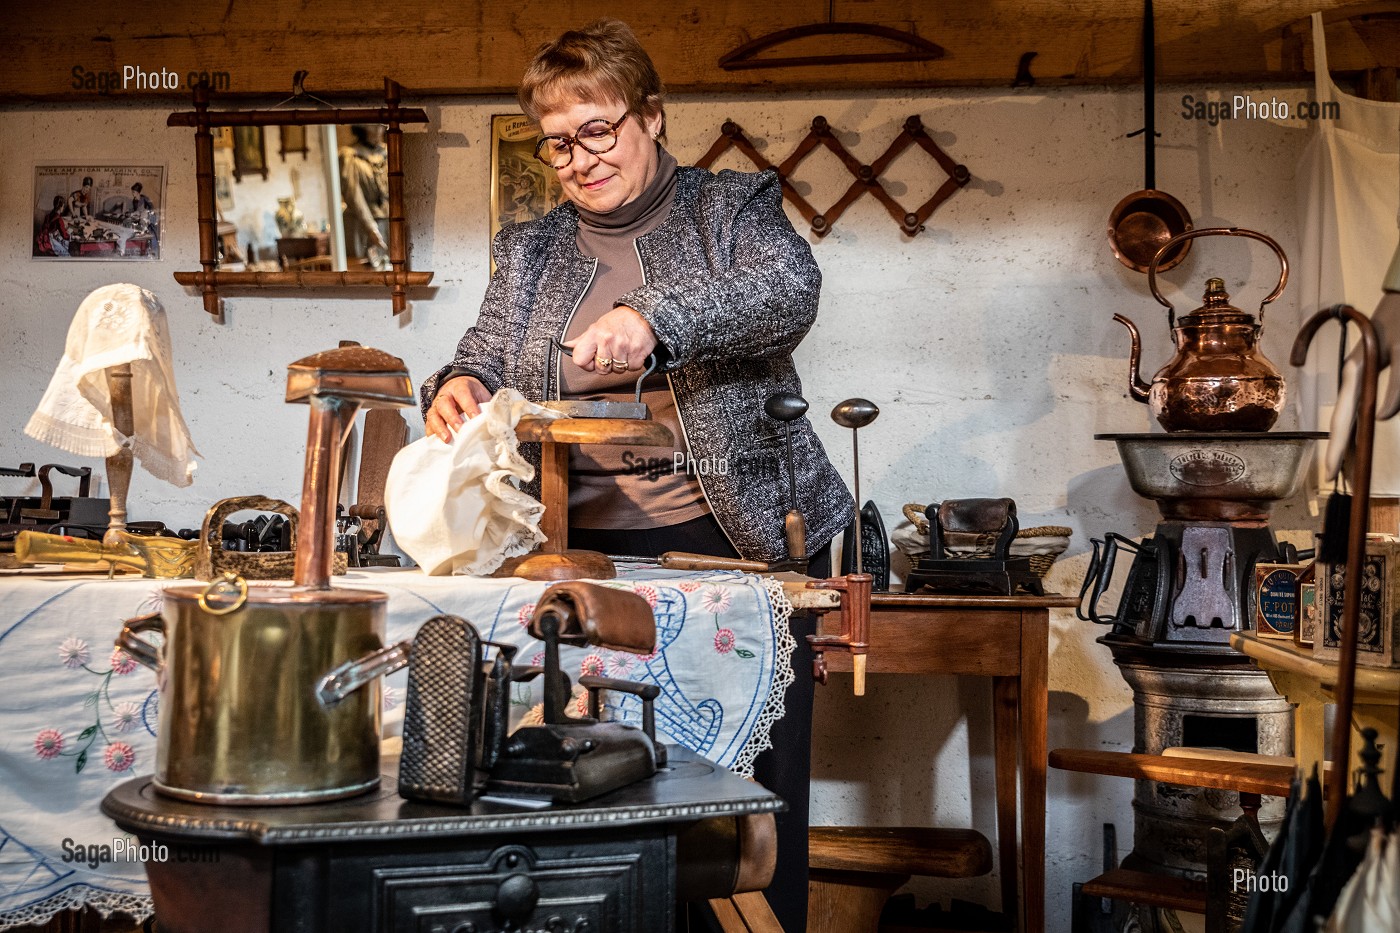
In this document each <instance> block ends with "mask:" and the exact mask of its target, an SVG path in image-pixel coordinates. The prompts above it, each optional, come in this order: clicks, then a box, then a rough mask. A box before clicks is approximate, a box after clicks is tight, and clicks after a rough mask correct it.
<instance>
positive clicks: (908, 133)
mask: <svg viewBox="0 0 1400 933" xmlns="http://www.w3.org/2000/svg"><path fill="white" fill-rule="evenodd" d="M819 145H820V146H825V147H826V148H827V149H830V150H831V151H832V153H834V154H835V156H836V158H838V159H840V160H841V164H843V165H845V166H846V169H847V171H849V172H850V173H851V175H853V176H854V179H855V180H854V181H852V182H851V185H850V187H849V188H847V189H846V193H845V194H843V195H841V198H840V199H839V200H838V201H837V202H836V203H835V204H833V205H832V206H831V207H829V208H828V209H827V210H825V211H818V210H817V209H816V208H815V207H813V206H812V205H811V204H810V203H809V202H808V201H807V199H806V198H804V197H802V195H800V194H798V193H797V189H796V188H794V187H793V186H792V184H791V182H789V181H788V179H789V177H790V176H791V175H792V172H793V170H794V169H796V168H797V166H798V164H799V163H800V162H801V161H802V160H803V159H805V158H806V157H807V155H808V154H809V153H810V152H811V151H812V150H813V149H815V148H816V147H817V146H819ZM911 145H917V146H918V147H919V148H920V149H923V150H924V151H925V152H927V153H928V154H929V155H930V156H932V157H933V160H934V161H935V162H937V163H938V167H939V168H940V169H941V170H942V171H943V172H944V173H945V174H946V175H947V176H948V177H947V179H946V180H945V181H944V182H943V184H942V185H940V186H939V188H938V190H937V191H935V192H934V193H933V196H932V197H931V198H929V199H928V200H927V201H925V202H924V203H923V204H922V205H920V206H919V208H918V209H917V210H914V211H906V210H905V209H904V208H903V207H902V206H900V204H899V202H898V201H896V200H895V199H894V197H893V195H891V194H890V193H889V192H888V191H886V190H885V186H884V185H883V184H881V183H880V175H881V174H883V173H884V171H885V169H887V168H889V166H890V163H892V162H893V161H894V160H895V158H896V157H897V156H898V155H899V154H900V153H901V152H903V151H904V150H905V149H907V148H909V147H910V146H911ZM730 148H735V149H738V150H739V151H740V152H742V153H743V154H744V155H745V156H747V157H748V159H749V161H751V162H752V163H753V164H754V165H756V166H758V168H759V169H760V170H762V169H769V168H771V169H773V170H774V171H776V172H777V173H778V178H779V179H780V180H781V181H782V185H783V197H784V198H786V199H787V200H788V201H789V202H791V203H792V205H793V207H796V208H797V210H798V212H799V213H800V214H801V215H802V217H803V219H804V220H806V221H807V223H808V224H810V225H811V227H812V232H813V233H815V234H816V235H817V236H819V237H824V236H826V235H827V234H828V233H830V232H831V228H832V226H833V225H834V224H835V223H836V221H837V219H838V218H839V217H840V216H841V215H842V214H843V213H845V211H846V208H848V207H850V206H851V204H852V203H854V202H855V201H856V200H857V199H858V198H859V197H860V196H861V195H862V194H869V195H870V196H871V197H873V198H875V200H877V201H879V202H880V203H881V204H883V205H884V206H885V209H886V210H887V211H889V214H890V216H891V217H893V218H894V220H895V223H897V224H899V228H900V229H901V230H903V231H904V232H905V233H906V234H908V235H909V236H917V235H918V234H919V232H920V231H922V230H923V229H924V222H925V221H926V220H928V219H929V217H930V216H931V215H932V214H933V212H934V211H936V210H937V209H938V207H939V205H941V204H942V203H943V202H944V201H946V200H948V198H950V197H952V195H953V192H955V191H957V190H958V189H959V188H961V187H963V186H964V185H966V184H967V183H968V182H969V181H970V180H971V179H972V173H971V172H969V171H968V170H967V166H965V165H962V164H960V163H957V162H954V161H953V160H952V158H951V157H949V155H948V154H947V153H946V152H944V151H943V150H942V149H940V148H939V146H938V144H937V143H936V142H934V141H933V138H932V137H930V136H929V135H928V133H927V132H925V131H924V124H923V121H922V120H920V119H919V117H918V116H917V115H914V116H911V117H910V118H909V119H907V120H905V121H904V129H903V131H902V132H901V133H900V134H899V135H898V136H896V137H895V138H894V141H893V142H891V143H890V145H889V147H888V148H887V149H886V150H885V151H884V154H882V155H881V156H880V157H879V158H878V159H876V160H875V161H874V162H872V163H871V164H870V165H862V164H861V163H860V161H859V160H858V159H856V157H855V156H853V155H851V153H850V150H848V149H847V148H846V147H845V146H844V145H842V143H841V140H839V139H837V138H836V134H835V133H833V132H832V131H831V125H830V124H829V123H827V121H826V117H820V116H819V117H814V118H813V119H812V128H811V130H810V131H808V133H807V135H806V136H805V137H803V139H802V142H800V143H798V144H797V148H796V149H794V150H793V152H792V155H790V156H788V157H787V158H786V159H784V160H783V162H782V164H781V165H773V164H772V163H771V162H769V161H768V160H767V159H765V158H764V157H763V156H762V155H760V154H759V151H758V150H757V149H756V148H754V145H753V143H751V142H750V141H749V139H748V137H747V136H745V135H744V131H743V129H742V128H740V126H739V124H737V123H735V122H734V121H733V120H726V121H724V125H723V126H722V127H720V137H719V138H718V139H716V140H715V142H714V144H713V145H712V146H710V149H709V151H708V152H706V153H705V154H704V155H703V156H701V157H700V159H699V160H698V161H697V162H696V163H695V164H696V165H698V166H700V167H701V168H709V167H710V166H711V165H713V164H714V162H715V160H716V159H718V158H719V157H720V156H721V155H723V154H724V153H725V152H726V151H727V150H729V149H730Z"/></svg>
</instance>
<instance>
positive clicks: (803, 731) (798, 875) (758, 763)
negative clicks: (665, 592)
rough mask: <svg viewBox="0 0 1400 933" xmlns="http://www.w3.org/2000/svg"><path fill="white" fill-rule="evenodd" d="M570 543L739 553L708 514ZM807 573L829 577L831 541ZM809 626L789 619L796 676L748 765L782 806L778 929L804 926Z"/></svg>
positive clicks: (803, 619) (707, 922)
mask: <svg viewBox="0 0 1400 933" xmlns="http://www.w3.org/2000/svg"><path fill="white" fill-rule="evenodd" d="M569 546H570V547H577V548H586V549H588V550H594V551H602V552H604V553H606V554H626V555H631V556H634V557H657V556H659V555H660V554H661V553H662V552H664V551H692V552H694V553H696V554H713V555H716V556H719V557H738V556H739V554H738V553H737V552H736V551H735V550H734V547H733V545H731V544H730V543H729V539H728V538H726V537H725V535H724V532H723V531H722V530H721V529H720V527H719V523H718V522H716V521H715V519H714V517H713V516H710V515H705V516H702V517H700V518H697V519H694V520H692V521H688V522H685V523H683V524H680V525H671V526H669V527H665V528H643V529H638V530H636V531H614V530H600V529H589V528H577V529H575V528H570V529H569ZM807 574H808V576H812V577H826V576H830V574H831V545H830V544H828V545H827V546H826V547H824V548H822V549H821V550H820V551H819V552H817V553H816V554H815V555H813V557H812V559H811V560H810V561H809V562H808V569H807ZM816 625H817V623H816V617H815V616H813V615H811V614H809V613H804V614H801V615H794V616H793V617H792V620H791V626H792V636H793V638H795V639H797V650H796V651H794V652H793V653H792V667H793V672H794V674H795V675H796V679H794V680H793V682H792V686H791V687H789V688H788V691H787V696H786V698H785V700H786V702H785V704H784V706H785V708H786V711H785V712H784V714H783V718H782V719H779V720H778V721H777V722H775V723H774V724H773V731H772V733H771V735H772V741H773V747H772V748H770V749H768V750H767V751H765V752H763V753H762V754H760V755H759V756H758V758H757V759H756V760H755V761H754V769H753V776H754V779H755V780H756V781H758V782H759V783H760V784H762V785H763V786H764V787H766V788H768V789H769V790H771V791H772V792H773V793H775V794H777V795H778V796H779V797H782V798H783V800H785V801H786V802H787V805H788V808H787V810H786V812H783V813H779V814H777V828H778V868H777V871H776V872H775V873H774V875H773V883H772V884H771V885H769V886H768V890H767V891H766V892H765V895H766V897H767V898H768V904H769V906H770V907H772V908H773V914H774V916H776V917H777V918H778V922H779V923H780V924H782V927H783V930H784V931H785V933H805V931H806V929H807V826H808V822H809V798H810V797H811V791H812V702H813V700H814V698H815V686H816V685H815V684H814V683H813V681H812V649H811V647H810V646H809V645H808V644H807V637H806V636H808V635H813V634H816ZM703 914H708V911H703V912H701V911H695V910H692V911H691V914H690V918H689V923H690V927H689V928H690V930H692V931H699V930H712V929H717V926H715V925H714V924H713V918H712V917H705V916H703Z"/></svg>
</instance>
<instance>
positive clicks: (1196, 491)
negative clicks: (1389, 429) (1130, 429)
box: [1094, 431, 1327, 522]
mask: <svg viewBox="0 0 1400 933" xmlns="http://www.w3.org/2000/svg"><path fill="white" fill-rule="evenodd" d="M1326 436H1327V433H1326V432H1325V431H1277V432H1272V433H1258V432H1254V433H1248V432H1234V431H1230V432H1226V431H1215V432H1210V433H1203V432H1194V431H1193V432H1176V433H1173V434H1095V435H1094V439H1095V440H1101V441H1113V442H1114V443H1115V444H1117V445H1118V456H1119V457H1120V458H1122V460H1123V468H1124V469H1125V470H1127V473H1128V482H1129V483H1130V484H1131V485H1132V487H1133V491H1134V492H1136V493H1137V494H1138V495H1140V496H1143V497H1145V498H1148V499H1152V500H1154V501H1156V503H1157V507H1158V508H1159V509H1161V511H1162V517H1163V518H1165V519H1171V520H1177V521H1207V522H1209V521H1215V522H1220V521H1226V522H1232V521H1263V522H1266V521H1268V520H1269V511H1270V509H1271V508H1272V507H1273V503H1275V502H1277V501H1278V500H1279V499H1287V498H1288V497H1289V496H1291V495H1293V494H1294V493H1295V492H1297V491H1298V487H1299V485H1300V484H1301V483H1302V479H1303V471H1304V470H1305V469H1306V465H1307V459H1308V454H1309V453H1310V452H1311V451H1312V446H1313V442H1314V441H1316V440H1318V439H1319V438H1323V437H1326Z"/></svg>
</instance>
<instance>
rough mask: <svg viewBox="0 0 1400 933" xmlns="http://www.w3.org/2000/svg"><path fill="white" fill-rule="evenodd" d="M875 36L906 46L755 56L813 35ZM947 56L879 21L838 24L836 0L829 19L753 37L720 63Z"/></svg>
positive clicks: (781, 64)
mask: <svg viewBox="0 0 1400 933" xmlns="http://www.w3.org/2000/svg"><path fill="white" fill-rule="evenodd" d="M849 35H861V36H876V37H878V38H881V39H889V40H891V41H893V42H896V43H899V44H900V45H902V46H903V49H900V50H892V51H888V52H842V53H836V54H831V55H791V56H774V57H766V58H758V57H756V56H757V55H758V53H760V52H762V51H764V50H765V49H771V48H774V47H776V46H780V45H784V44H786V43H789V42H793V41H795V40H798V39H806V38H810V37H812V36H849ZM945 55H947V52H946V51H944V49H943V47H942V46H940V45H937V44H935V43H933V42H930V41H929V40H927V39H925V38H923V37H921V36H918V35H915V34H914V33H912V32H905V31H903V30H901V29H892V28H890V27H889V26H881V25H878V24H876V23H838V22H837V21H836V0H829V2H828V3H827V12H826V22H825V23H811V24H808V25H806V26H793V27H791V28H789V29H779V30H778V31H777V32H770V33H768V35H766V36H759V37H758V38H757V39H751V40H750V41H748V42H745V43H744V44H743V45H741V46H739V47H738V48H736V49H734V50H733V51H731V52H726V53H725V54H723V55H721V56H720V59H719V66H720V67H721V68H723V69H724V70H725V71H734V70H737V69H742V68H788V67H793V66H798V65H849V64H855V63H868V62H931V61H937V60H938V59H940V58H943V57H944V56H945Z"/></svg>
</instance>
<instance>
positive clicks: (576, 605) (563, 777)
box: [486, 582, 666, 803]
mask: <svg viewBox="0 0 1400 933" xmlns="http://www.w3.org/2000/svg"><path fill="white" fill-rule="evenodd" d="M529 630H530V634H531V635H532V636H534V637H535V638H538V639H540V640H541V641H543V642H544V644H545V656H544V667H543V668H526V669H524V670H522V671H520V672H518V673H517V674H515V675H514V679H515V680H517V681H521V680H527V679H529V678H531V677H534V676H538V675H540V674H542V675H543V676H544V723H543V724H542V725H538V726H524V727H522V728H520V729H517V730H516V731H515V733H514V734H513V735H511V736H510V738H509V739H507V740H506V741H505V743H504V746H503V747H502V748H501V751H500V757H499V759H498V760H497V761H496V763H495V766H494V767H493V768H492V769H491V777H490V779H489V780H488V781H487V783H486V793H489V794H494V795H498V796H515V797H519V796H529V797H550V798H552V799H554V800H558V801H562V802H567V803H577V802H578V801H580V800H588V799H589V798H591V797H597V796H598V795H600V794H605V793H607V792H608V791H611V790H616V789H617V788H619V787H625V786H626V785H628V784H632V783H634V782H636V781H641V780H645V779H646V778H649V777H651V776H652V775H653V774H655V773H656V769H657V767H658V765H660V764H665V761H666V753H665V746H663V745H662V744H661V743H659V742H658V741H657V740H656V732H655V726H654V723H655V720H654V714H653V711H652V701H653V700H655V699H656V697H657V695H658V694H659V693H660V689H659V688H658V687H657V686H656V685H655V684H640V683H634V682H632V681H626V680H615V679H612V678H608V677H582V678H580V679H579V682H580V683H581V684H582V685H583V686H585V687H587V688H588V689H589V691H590V700H589V711H590V714H591V715H589V716H586V717H579V718H574V717H572V716H569V715H568V714H567V713H566V712H565V706H566V705H567V704H568V702H569V699H570V684H569V678H568V675H566V674H565V673H564V672H563V671H562V670H560V667H559V646H560V645H576V646H584V645H597V646H599V647H603V648H610V649H612V650H614V651H628V652H632V653H634V654H650V653H651V652H653V651H655V650H656V621H655V619H654V618H653V617H652V614H651V607H650V606H648V605H647V603H646V600H644V599H642V598H641V597H640V596H638V595H637V594H635V593H632V592H629V591H627V590H618V589H612V588H610V587H604V586H599V585H598V584H596V583H581V582H574V583H562V584H556V585H555V586H552V587H550V588H549V589H548V590H547V591H545V595H544V596H543V597H542V598H541V599H540V602H539V605H538V606H537V607H536V609H535V614H534V617H533V618H532V619H531V620H530V627H529ZM600 690H615V691H619V692H622V693H630V694H632V695H633V696H636V697H638V698H640V699H641V701H642V709H643V713H642V717H643V728H641V729H639V728H637V727H636V726H631V725H627V724H626V723H621V722H600V721H599V720H598V718H597V714H598V712H599V706H600V703H599V698H598V691H600Z"/></svg>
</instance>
